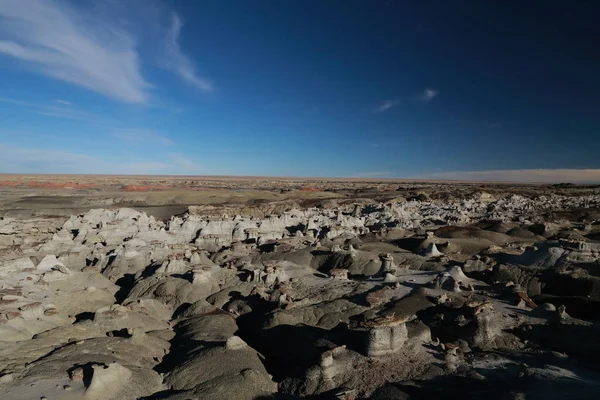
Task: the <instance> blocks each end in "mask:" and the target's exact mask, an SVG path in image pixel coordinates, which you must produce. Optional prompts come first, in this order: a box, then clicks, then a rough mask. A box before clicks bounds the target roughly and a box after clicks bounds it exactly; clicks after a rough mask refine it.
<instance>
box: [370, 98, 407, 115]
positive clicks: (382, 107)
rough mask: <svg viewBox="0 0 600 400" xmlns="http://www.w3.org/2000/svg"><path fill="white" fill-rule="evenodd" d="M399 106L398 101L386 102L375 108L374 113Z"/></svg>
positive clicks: (399, 102)
mask: <svg viewBox="0 0 600 400" xmlns="http://www.w3.org/2000/svg"><path fill="white" fill-rule="evenodd" d="M400 104H402V102H401V101H400V100H386V101H384V102H383V103H381V104H380V105H379V106H377V107H376V108H375V110H374V112H376V113H381V112H384V111H388V110H391V109H392V108H394V107H398V106H399V105H400Z"/></svg>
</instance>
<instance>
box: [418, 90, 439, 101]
mask: <svg viewBox="0 0 600 400" xmlns="http://www.w3.org/2000/svg"><path fill="white" fill-rule="evenodd" d="M438 94H439V92H438V91H437V90H436V89H431V88H426V89H425V90H424V91H423V93H421V94H420V95H419V100H421V101H422V102H424V103H428V102H430V101H431V100H433V99H434V98H436V97H437V96H438Z"/></svg>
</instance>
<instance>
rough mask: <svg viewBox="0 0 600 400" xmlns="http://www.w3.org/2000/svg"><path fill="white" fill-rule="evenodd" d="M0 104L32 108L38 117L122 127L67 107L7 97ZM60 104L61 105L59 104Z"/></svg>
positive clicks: (114, 121) (110, 120)
mask: <svg viewBox="0 0 600 400" xmlns="http://www.w3.org/2000/svg"><path fill="white" fill-rule="evenodd" d="M0 103H8V104H13V105H16V106H21V107H27V108H32V109H34V110H36V111H37V113H38V114H39V115H44V116H47V117H56V118H64V119H72V120H77V121H85V122H87V123H90V124H94V125H106V124H111V125H123V124H122V123H121V122H120V121H116V120H112V119H109V118H105V117H100V116H98V115H96V114H94V113H90V112H87V111H83V110H80V109H77V108H75V107H72V106H68V105H59V106H57V105H55V104H54V103H51V104H43V103H33V102H30V101H23V100H18V99H11V98H8V97H0ZM60 104H62V103H60Z"/></svg>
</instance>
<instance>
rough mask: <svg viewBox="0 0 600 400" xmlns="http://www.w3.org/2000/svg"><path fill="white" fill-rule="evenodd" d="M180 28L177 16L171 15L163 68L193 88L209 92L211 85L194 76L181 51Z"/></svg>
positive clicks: (207, 81)
mask: <svg viewBox="0 0 600 400" xmlns="http://www.w3.org/2000/svg"><path fill="white" fill-rule="evenodd" d="M182 27H183V23H182V22H181V19H180V18H179V16H178V15H177V14H175V13H173V14H172V16H171V26H170V28H169V30H168V32H167V35H166V41H165V43H166V48H165V53H166V54H165V56H166V59H165V60H164V66H165V68H167V69H169V70H171V71H173V72H175V73H176V74H178V75H179V76H180V77H181V78H182V79H183V80H184V81H185V82H187V83H188V84H190V85H192V86H194V87H195V88H197V89H199V90H201V91H204V92H210V91H212V90H213V85H212V83H211V82H210V81H209V80H208V79H206V78H204V77H200V76H198V75H197V74H196V71H195V70H194V66H193V65H192V62H191V61H190V59H189V58H188V57H187V56H186V55H185V54H183V52H182V51H181V48H180V46H179V36H180V35H181V28H182Z"/></svg>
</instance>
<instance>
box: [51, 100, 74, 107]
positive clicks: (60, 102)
mask: <svg viewBox="0 0 600 400" xmlns="http://www.w3.org/2000/svg"><path fill="white" fill-rule="evenodd" d="M54 101H56V102H57V103H58V104H62V105H63V106H72V105H73V103H71V102H70V101H67V100H54Z"/></svg>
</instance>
